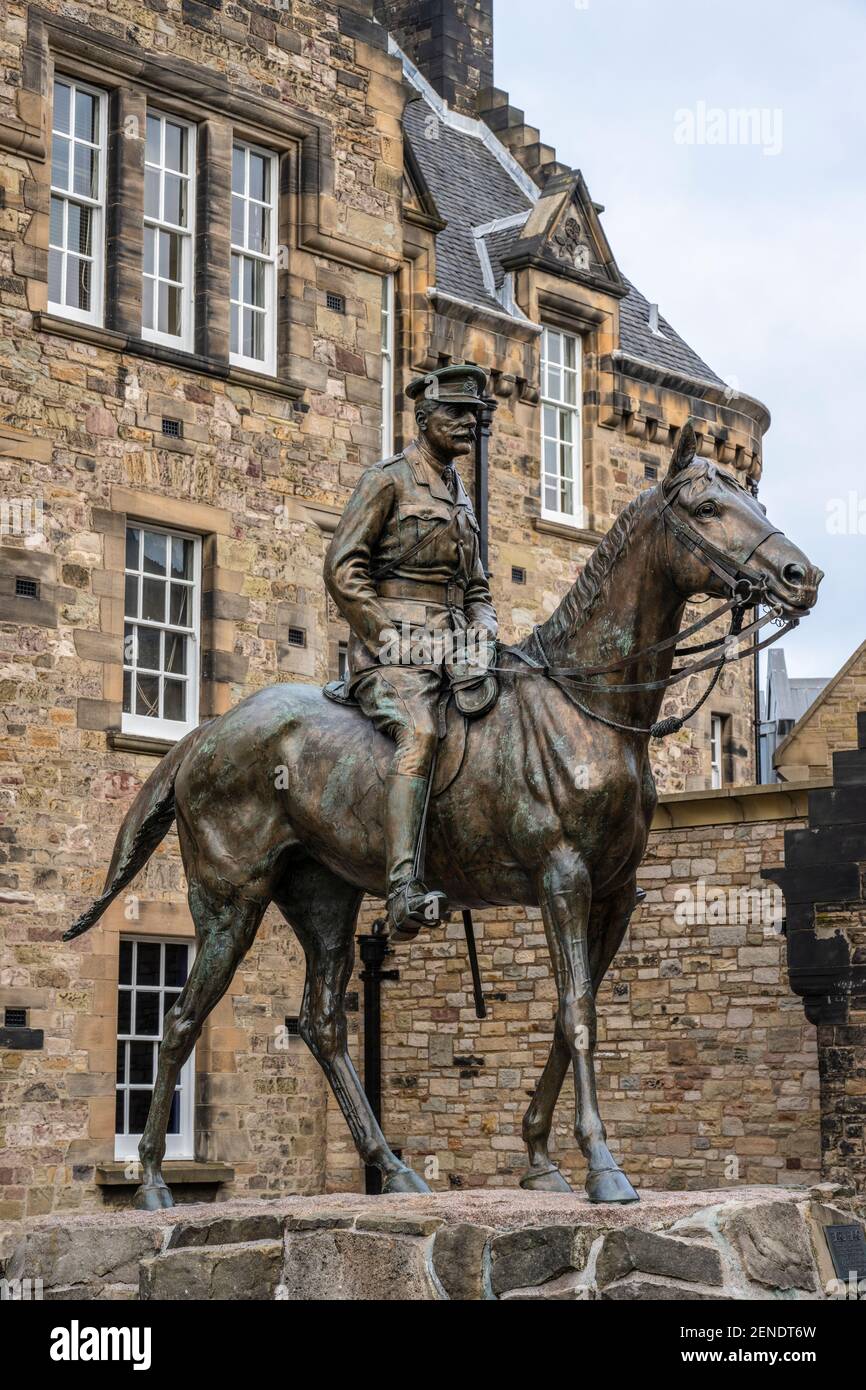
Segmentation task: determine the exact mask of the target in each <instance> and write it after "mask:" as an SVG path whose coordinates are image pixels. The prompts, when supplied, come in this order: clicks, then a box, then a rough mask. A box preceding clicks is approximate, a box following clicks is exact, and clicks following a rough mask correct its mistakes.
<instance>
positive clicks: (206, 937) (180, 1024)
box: [133, 882, 267, 1211]
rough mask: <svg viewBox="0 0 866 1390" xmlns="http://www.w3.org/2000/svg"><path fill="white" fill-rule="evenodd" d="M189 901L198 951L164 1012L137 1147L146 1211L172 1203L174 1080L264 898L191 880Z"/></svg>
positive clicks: (137, 1200)
mask: <svg viewBox="0 0 866 1390" xmlns="http://www.w3.org/2000/svg"><path fill="white" fill-rule="evenodd" d="M189 905H190V911H191V912H192V915H193V918H194V920H195V927H196V943H197V948H198V949H197V953H196V957H195V960H194V961H193V966H192V969H191V971H190V972H189V978H188V980H187V982H186V984H185V985H184V987H183V990H182V991H181V994H180V996H179V998H178V999H177V1001H176V1003H175V1004H174V1005H173V1006H172V1007H171V1008H170V1009H169V1011H168V1013H167V1014H166V1016H165V1024H164V1030H163V1039H162V1043H161V1045H160V1049H159V1066H158V1069H157V1078H156V1085H155V1087H154V1090H153V1099H152V1100H151V1103H150V1110H149V1112H148V1116H147V1124H146V1125H145V1127H144V1133H143V1134H142V1136H141V1143H140V1144H139V1146H138V1152H139V1156H140V1158H141V1164H142V1182H141V1186H140V1187H139V1188H138V1189H137V1191H136V1193H135V1197H134V1198H133V1206H136V1207H140V1208H143V1209H144V1210H145V1211H156V1210H157V1209H158V1208H160V1207H170V1206H173V1205H174V1203H173V1200H172V1196H171V1193H170V1192H169V1189H168V1187H167V1186H166V1184H165V1181H164V1180H163V1176H162V1172H161V1168H162V1160H163V1158H164V1156H165V1131H166V1128H167V1126H168V1117H169V1113H170V1111H171V1103H172V1099H173V1097H174V1089H175V1086H176V1085H177V1078H178V1076H179V1074H180V1069H181V1067H182V1066H183V1064H184V1062H185V1061H186V1059H187V1058H188V1057H189V1054H190V1053H191V1052H192V1049H193V1047H194V1046H195V1043H196V1039H197V1038H198V1036H199V1033H200V1032H201V1029H202V1024H203V1023H204V1021H205V1019H206V1018H207V1016H208V1014H209V1013H210V1011H211V1009H213V1008H214V1006H215V1005H216V1004H218V1003H219V1001H220V999H221V998H222V997H223V995H224V994H225V992H226V990H227V989H228V987H229V985H230V984H231V982H232V977H233V976H234V973H235V970H236V969H237V967H238V964H239V962H240V960H241V959H242V957H243V956H244V955H245V954H246V952H247V951H248V950H249V948H250V946H251V945H252V943H253V940H254V938H255V934H256V931H257V930H258V926H259V923H260V922H261V920H262V916H263V914H264V911H265V908H266V907H267V899H265V900H264V901H260V900H259V901H257V900H255V899H250V898H242V897H240V895H239V894H238V895H235V896H231V897H229V898H228V899H227V900H223V899H222V898H221V897H219V896H217V895H216V894H215V893H214V892H213V890H210V891H206V890H205V889H204V888H203V886H202V885H201V884H200V883H194V882H191V883H190V890H189Z"/></svg>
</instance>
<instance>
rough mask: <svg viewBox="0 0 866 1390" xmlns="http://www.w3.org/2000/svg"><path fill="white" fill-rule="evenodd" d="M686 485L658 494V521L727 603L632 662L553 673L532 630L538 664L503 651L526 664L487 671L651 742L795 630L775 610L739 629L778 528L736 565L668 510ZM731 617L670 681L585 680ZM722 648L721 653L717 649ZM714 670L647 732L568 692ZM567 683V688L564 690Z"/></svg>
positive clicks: (759, 588)
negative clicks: (552, 688) (540, 679)
mask: <svg viewBox="0 0 866 1390" xmlns="http://www.w3.org/2000/svg"><path fill="white" fill-rule="evenodd" d="M686 481H687V479H686V478H685V477H683V478H682V479H681V480H680V481H679V483H675V484H674V486H673V488H672V489H671V490H670V492H669V493H668V495H667V496H665V494H664V492H663V491H662V490H660V493H659V497H660V505H659V508H658V514H659V516H661V518H662V521H663V524H664V526H665V528H666V530H669V531H670V532H673V535H674V536H675V538H676V539H677V540H678V541H679V542H680V544H681V545H683V546H685V547H686V549H688V550H691V551H692V552H694V553H695V554H698V555H700V556H701V558H702V559H703V560H704V562H705V563H706V564H707V565H708V567H709V568H710V569H711V570H712V572H713V573H714V574H716V575H717V576H718V577H719V578H720V579H721V580H722V581H723V582H724V583H725V584H726V585H727V586H728V588H729V589H730V591H731V597H730V598H729V599H728V600H727V601H726V602H725V603H722V604H720V605H719V607H718V608H715V609H713V611H712V613H709V614H708V615H707V616H706V617H705V618H701V619H700V620H699V621H698V622H696V623H692V624H691V626H690V627H687V628H686V629H685V630H684V631H682V632H677V633H675V634H674V636H673V637H667V638H665V639H664V640H663V641H661V642H655V643H653V645H652V646H649V647H644V648H643V649H642V650H640V651H638V652H635V653H633V654H632V655H630V656H625V657H621V658H620V659H619V660H618V661H611V662H608V663H607V664H606V665H601V666H579V667H555V666H551V664H550V661H549V659H548V656H547V653H546V652H545V650H544V646H543V644H542V641H541V636H540V632H539V628H538V626H537V625H536V626H535V627H534V628H533V629H532V633H531V638H530V640H531V641H532V642H533V643H534V645H535V648H536V650H537V652H538V656H539V658H540V660H534V659H533V657H532V656H530V655H529V654H528V653H527V652H525V651H523V650H522V649H521V648H520V647H501V648H500V651H501V652H503V653H505V654H507V655H509V656H515V657H517V658H518V659H519V660H520V661H522V662H523V663H524V666H523V668H522V669H521V668H520V667H510V666H496V667H491V668H489V669H491V670H496V671H499V672H502V673H510V674H511V675H515V676H519V675H543V676H545V677H547V679H548V680H551V681H552V682H553V684H554V685H556V686H557V687H558V688H559V689H560V690H561V691H562V693H563V694H564V695H565V696H567V698H568V699H569V700H570V701H571V703H572V704H573V705H575V706H576V707H577V709H579V710H580V711H581V713H582V714H585V715H586V716H587V717H588V718H589V719H594V720H596V722H597V723H599V724H605V725H606V726H607V727H608V728H610V729H617V730H619V731H620V732H622V733H630V734H649V735H650V737H651V738H657V739H662V738H667V737H668V735H670V734H675V733H678V732H679V730H680V729H681V728H682V727H683V725H684V724H685V723H686V722H687V720H689V719H691V718H692V716H693V715H694V714H696V713H697V712H698V710H699V709H700V708H701V706H702V705H703V704H705V702H706V701H707V700H708V699H709V697H710V695H711V694H712V692H713V690H714V689H715V687H716V685H717V683H718V681H719V678H720V676H721V674H722V671H723V669H724V667H725V665H726V664H728V663H729V662H730V661H741V660H742V659H743V657H746V656H751V655H754V653H755V652H760V651H763V650H764V648H765V647H769V646H770V645H771V644H772V643H773V642H777V641H778V640H779V638H780V637H784V636H785V634H786V633H788V632H790V631H791V630H792V629H793V628H795V627H797V625H798V622H799V619H797V618H791V619H789V620H788V621H787V622H785V623H784V624H783V622H782V610H781V608H779V607H778V606H777V605H774V604H771V605H770V612H768V613H765V614H764V616H763V617H757V618H755V619H754V621H753V622H751V623H749V624H748V626H746V627H743V619H744V617H745V613H746V609H747V608H749V607H752V606H753V607H755V609H757V607H758V604H759V603H760V602H761V599H762V595H764V594H765V592H766V580H765V579H764V576H763V575H762V574H760V573H759V572H757V571H755V570H753V569H751V568H750V567H749V561H750V560H751V558H752V556H753V555H754V553H755V551H756V550H757V549H758V546H760V545H762V544H763V542H764V541H765V540H767V538H768V537H769V536H772V535H778V534H780V533H779V532H778V531H777V530H776V528H773V527H770V526H767V528H766V531H765V532H764V534H763V535H762V536H761V537H760V538H759V540H758V541H757V542H756V543H755V545H754V546H753V547H752V550H751V551H750V552H749V554H748V555H747V556H745V557H744V559H743V560H742V561H741V562H739V563H735V562H732V561H731V559H730V558H729V557H728V556H727V555H725V554H724V552H722V551H720V550H719V549H718V548H717V547H716V546H714V545H712V544H711V542H709V541H707V540H706V539H705V537H703V536H702V535H701V534H700V532H698V531H696V530H695V529H694V528H693V527H692V526H691V525H689V523H688V522H686V521H683V520H682V518H680V517H678V516H676V514H675V513H674V512H673V510H672V503H673V502H674V501H675V499H676V497H677V495H678V493H679V491H680V489H681V488H682V486H683V485H684V484H685V482H686ZM726 613H730V615H731V624H730V628H729V629H728V632H727V633H726V634H725V636H724V637H719V638H714V639H713V640H712V641H710V642H702V643H699V644H698V645H696V646H693V647H683V648H682V650H681V651H676V650H675V653H674V656H675V658H676V657H677V656H696V655H698V654H699V653H704V652H710V653H712V655H710V656H704V657H703V658H702V659H699V660H697V661H692V662H690V663H688V664H687V665H685V666H680V667H676V668H674V669H673V670H672V671H671V673H670V675H668V676H666V677H664V678H663V679H662V680H657V681H639V682H635V683H629V684H625V685H606V686H601V685H598V684H597V682H596V681H595V680H592V679H588V678H589V677H595V676H604V675H609V674H611V673H613V672H615V671H622V670H625V669H626V668H627V667H629V666H634V665H636V663H637V662H638V661H642V660H643V659H644V658H646V657H650V656H657V655H658V654H659V653H660V652H663V651H667V650H669V649H670V648H671V647H673V648H675V649H676V648H679V646H680V643H681V642H682V640H683V638H686V637H692V636H694V634H695V633H696V632H700V631H701V629H703V628H705V627H707V626H709V624H710V623H714V622H716V621H717V619H719V618H721V617H723V616H724V614H726ZM769 622H774V623H775V624H776V626H777V628H778V631H777V632H775V633H774V634H773V635H772V636H771V637H767V638H765V639H764V640H763V641H762V642H758V641H757V640H755V641H754V642H753V643H752V644H751V645H750V646H748V647H744V648H741V649H740V650H738V651H737V652H736V655H735V656H731V655H730V654H729V652H730V648H731V647H732V646H733V645H735V644H736V645H739V643H740V642H741V640H742V638H744V637H748V636H749V634H757V633H758V632H759V630H760V629H761V628H762V627H764V626H765V624H767V623H769ZM720 648H721V651H719V649H720ZM709 669H713V675H712V678H711V680H710V683H709V685H708V686H707V688H706V690H705V691H704V693H703V695H702V696H701V697H700V699H699V700H697V701H696V703H695V704H694V705H692V707H691V709H689V710H688V711H687V712H686V713H685V714H683V715H671V716H669V717H668V718H667V719H660V720H658V721H657V722H656V723H655V724H651V725H650V726H649V727H642V726H639V725H633V724H621V723H619V722H618V721H617V720H615V719H609V718H607V716H605V715H603V714H598V713H597V712H596V711H595V710H591V709H589V708H588V707H587V706H586V705H585V704H584V703H583V702H582V701H581V700H579V699H578V697H577V695H576V694H575V693H574V690H573V689H570V688H569V687H573V686H577V687H579V688H581V689H582V690H587V691H589V690H602V691H603V692H604V693H605V694H617V695H628V694H632V693H637V692H639V691H649V690H666V689H668V688H669V687H670V686H673V685H676V684H677V683H678V682H679V681H682V680H685V679H686V678H687V677H688V676H691V675H694V674H695V673H696V672H698V671H706V670H709ZM566 682H567V684H566Z"/></svg>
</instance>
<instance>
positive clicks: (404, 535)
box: [399, 503, 451, 548]
mask: <svg viewBox="0 0 866 1390" xmlns="http://www.w3.org/2000/svg"><path fill="white" fill-rule="evenodd" d="M450 520H451V513H450V512H446V511H444V510H442V511H440V510H439V509H438V508H436V507H430V506H423V505H421V504H420V503H415V504H413V505H411V506H403V507H401V508H400V512H399V523H400V545H401V547H403V548H407V547H408V546H410V545H415V544H417V542H418V541H420V540H423V539H424V537H425V536H427V535H429V534H430V532H431V531H435V530H437V529H438V528H439V527H440V526H442V525H443V524H445V523H446V522H448V521H450Z"/></svg>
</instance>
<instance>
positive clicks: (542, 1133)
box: [520, 1011, 574, 1192]
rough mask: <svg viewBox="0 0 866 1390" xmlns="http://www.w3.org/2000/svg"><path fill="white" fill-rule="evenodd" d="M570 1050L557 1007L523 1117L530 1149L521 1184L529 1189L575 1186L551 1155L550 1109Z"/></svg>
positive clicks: (556, 1189)
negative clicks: (546, 1050) (549, 1040)
mask: <svg viewBox="0 0 866 1390" xmlns="http://www.w3.org/2000/svg"><path fill="white" fill-rule="evenodd" d="M570 1062H571V1052H570V1051H569V1047H568V1043H567V1042H566V1040H565V1034H564V1033H563V1031H562V1023H561V1021H560V1019H559V1013H558V1011H557V1018H556V1023H555V1025H554V1033H553V1042H552V1043H551V1045H550V1052H549V1053H548V1057H547V1061H546V1062H545V1064H544V1071H543V1072H542V1073H541V1077H540V1078H539V1082H538V1085H537V1086H536V1088H535V1094H534V1095H533V1097H532V1100H531V1101H530V1103H529V1109H528V1110H527V1112H526V1114H525V1115H524V1117H523V1130H522V1133H523V1142H524V1144H525V1145H526V1147H527V1149H528V1151H529V1168H528V1169H527V1171H526V1172H525V1173H524V1175H523V1177H522V1178H521V1179H520V1186H521V1187H526V1188H529V1190H530V1191H532V1192H572V1191H573V1190H574V1189H573V1188H572V1186H571V1183H569V1182H568V1181H567V1180H566V1179H565V1178H564V1177H563V1175H562V1173H561V1172H560V1171H559V1168H558V1167H557V1166H556V1164H555V1163H554V1162H553V1160H552V1158H551V1157H550V1153H549V1149H548V1145H549V1144H550V1131H551V1128H552V1126H553V1112H554V1110H555V1109H556V1102H557V1100H558V1099H559V1093H560V1091H561V1090H562V1083H563V1081H564V1080H565V1076H566V1073H567V1071H568V1067H569V1063H570Z"/></svg>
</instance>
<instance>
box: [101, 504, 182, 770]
mask: <svg viewBox="0 0 866 1390" xmlns="http://www.w3.org/2000/svg"><path fill="white" fill-rule="evenodd" d="M126 525H127V529H129V528H130V527H134V528H135V529H136V530H139V531H141V532H145V531H149V532H154V533H156V534H158V535H164V536H169V537H176V538H177V539H178V540H184V541H192V543H193V577H192V581H191V583H190V587H191V588H192V595H193V599H192V623H191V626H190V627H188V628H186V627H179V626H176V625H174V624H172V623H168V622H163V623H158V622H155V621H153V620H152V619H141V618H134V617H129V616H127V615H126V614H125V613H124V623H125V624H132V625H133V626H134V627H150V628H158V629H159V630H160V631H163V632H166V631H167V632H182V633H183V634H184V636H186V637H188V638H189V648H188V650H189V661H188V667H189V670H188V672H186V673H185V679H186V682H187V695H188V700H187V717H186V719H185V720H179V719H163V718H157V717H155V716H154V717H151V716H150V715H145V714H127V713H126V712H125V711H124V712H122V713H121V719H120V729H121V733H124V734H136V735H139V736H141V737H144V738H159V739H167V740H169V741H171V742H176V741H177V740H178V739H180V738H183V737H184V735H185V734H188V733H189V732H190V730H191V729H194V728H195V727H196V726H197V724H198V711H199V682H200V669H199V668H200V664H201V536H196V535H193V534H191V533H190V532H188V531H180V530H177V529H175V528H172V527H166V526H153V525H151V523H150V522H148V521H138V520H136V519H135V518H133V517H127V522H126ZM143 546H144V539H143V536H142V537H141V538H140V539H139V569H138V570H132V569H129V568H128V567H127V565H126V560H125V557H124V578H125V576H126V575H128V574H138V575H139V576H140V577H143V576H144V571H143V569H142V568H141V567H142V565H143ZM169 549H170V547H168V548H167V550H169ZM152 577H153V578H159V576H152ZM171 582H172V581H171V579H170V578H169V577H167V578H166V580H165V583H166V585H167V586H168V585H170V584H171ZM175 582H177V581H175ZM124 587H125V585H124ZM138 607H139V609H140V608H141V584H139V603H138ZM125 608H126V602H125V598H124V610H125ZM126 640H127V639H126V636H124V653H123V669H124V672H126V671H127V670H133V671H134V670H135V667H134V665H133V663H132V662H131V661H129V662H128V661H127V655H128V653H127V650H126ZM133 640H134V639H133ZM166 674H169V678H170V679H171V678H173V677H172V676H171V673H166V672H165V671H164V668H163V669H161V671H160V673H159V679H160V683H162V681H163V680H164V679H165V675H166Z"/></svg>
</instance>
